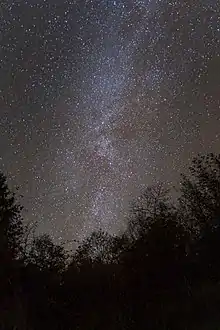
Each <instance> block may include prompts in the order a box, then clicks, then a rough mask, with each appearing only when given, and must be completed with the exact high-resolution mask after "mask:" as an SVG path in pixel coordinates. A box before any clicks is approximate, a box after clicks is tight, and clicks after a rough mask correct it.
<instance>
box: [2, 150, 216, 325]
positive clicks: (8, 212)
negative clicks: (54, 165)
mask: <svg viewBox="0 0 220 330" xmlns="http://www.w3.org/2000/svg"><path fill="white" fill-rule="evenodd" d="M189 172H190V174H189V175H188V176H184V175H182V176H181V182H180V195H179V198H178V199H177V200H176V201H175V203H174V202H172V201H171V200H170V198H169V192H168V191H167V190H166V189H165V188H164V186H163V185H162V184H158V185H157V186H153V187H149V188H147V189H146V190H145V191H144V192H143V194H142V195H141V196H139V197H138V198H137V200H135V201H134V202H133V203H132V204H131V208H130V216H129V219H128V226H127V230H126V231H125V232H124V233H123V234H122V235H120V236H111V235H109V234H108V233H105V232H103V231H101V230H100V231H97V232H94V233H93V234H92V235H91V236H90V237H88V238H87V239H86V240H85V241H83V242H82V243H81V245H80V246H79V247H78V249H77V250H76V252H75V253H74V254H73V255H69V254H68V253H67V251H65V249H64V248H63V247H62V246H59V245H56V244H54V243H53V241H52V240H51V238H50V237H49V236H48V235H42V236H38V237H34V238H33V239H32V240H30V238H29V233H30V232H29V228H28V227H26V226H25V225H24V223H23V220H22V218H21V209H22V208H21V206H20V205H19V204H18V203H17V201H16V196H15V195H14V194H13V193H11V191H10V190H9V189H8V186H7V182H6V178H5V176H4V175H3V174H1V175H0V262H1V265H0V329H4V330H5V329H7V330H8V329H19V330H25V329H28V330H29V329H30V330H32V329H33V330H34V329H41V330H42V329H80V330H81V329H83V330H84V329H85V330H92V329H94V330H99V329H100V330H103V329H105V330H108V329H109V330H110V329H111V330H113V329H114V330H115V329H116V330H117V329H123V330H124V329H135V330H141V329H159V330H162V329H169V330H171V329H175V330H176V329H219V328H220V314H219V307H220V286H219V283H220V155H214V154H208V155H206V156H199V157H197V158H195V159H194V160H193V162H192V165H191V167H190V171H189Z"/></svg>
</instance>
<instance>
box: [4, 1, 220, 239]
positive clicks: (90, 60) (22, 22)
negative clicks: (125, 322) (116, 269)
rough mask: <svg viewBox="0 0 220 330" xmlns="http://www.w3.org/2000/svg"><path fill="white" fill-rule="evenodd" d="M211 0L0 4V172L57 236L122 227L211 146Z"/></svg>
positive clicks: (214, 10)
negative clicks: (146, 191) (156, 187)
mask: <svg viewBox="0 0 220 330" xmlns="http://www.w3.org/2000/svg"><path fill="white" fill-rule="evenodd" d="M219 16H220V15H219V8H218V4H217V1H214V0H213V1H211V0H210V1H204V0H197V1H180V0H179V1H168V0H154V1H152V0H143V1H140V0H126V1H125V0H115V1H113V0H109V1H106V0H84V1H79V0H72V1H71V0H65V1H63V0H53V1H52V0H49V1H44V0H39V1H28V0H26V1H19V2H18V1H12V0H7V1H2V2H1V5H0V40H1V52H0V107H1V111H2V116H1V119H0V134H1V155H0V156H1V158H0V165H1V168H2V170H3V171H4V172H6V174H8V177H9V180H10V182H11V184H12V185H18V186H19V187H20V191H21V193H22V194H23V196H24V198H23V201H22V202H23V204H25V208H26V209H27V212H26V213H25V215H24V217H25V219H27V221H31V222H34V221H37V223H38V231H39V232H45V231H47V232H49V233H51V234H52V236H53V237H54V238H55V239H60V238H62V239H63V240H67V241H71V239H73V238H77V239H81V238H84V237H85V236H87V235H89V234H90V233H91V232H92V231H93V230H95V229H98V228H102V229H104V230H108V231H109V232H111V233H115V232H116V233H117V232H119V231H120V230H123V228H124V225H125V220H124V218H126V216H125V213H126V210H127V206H128V203H129V201H130V200H131V199H132V198H134V197H135V196H136V195H137V194H138V193H139V192H140V191H141V190H142V189H143V187H145V186H147V185H150V184H151V183H153V182H155V181H158V180H162V181H169V182H172V183H175V182H176V181H177V180H178V176H179V172H180V171H183V170H184V169H185V167H186V164H188V162H189V159H190V158H192V156H193V155H194V154H196V153H197V152H199V151H200V152H209V151H210V150H212V151H214V152H215V151H218V148H219V143H218V138H219V127H220V126H219V125H220V122H219V119H220V95H219V87H220V79H219V77H220V75H218V72H220V56H219V54H220V17H219Z"/></svg>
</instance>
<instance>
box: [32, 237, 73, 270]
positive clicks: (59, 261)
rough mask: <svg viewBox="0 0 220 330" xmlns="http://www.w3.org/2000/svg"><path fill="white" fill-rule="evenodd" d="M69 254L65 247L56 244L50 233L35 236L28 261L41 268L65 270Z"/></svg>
mask: <svg viewBox="0 0 220 330" xmlns="http://www.w3.org/2000/svg"><path fill="white" fill-rule="evenodd" d="M66 259H67V254H66V253H65V251H64V248H63V247H62V246H60V245H57V244H54V243H53V241H52V239H51V238H50V236H49V235H47V234H43V235H41V236H38V237H35V238H34V240H33V242H32V245H31V248H30V251H29V253H28V261H27V262H28V263H31V264H33V265H36V266H37V267H38V268H39V269H40V270H52V271H58V272H60V271H63V270H64V269H65V266H66Z"/></svg>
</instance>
